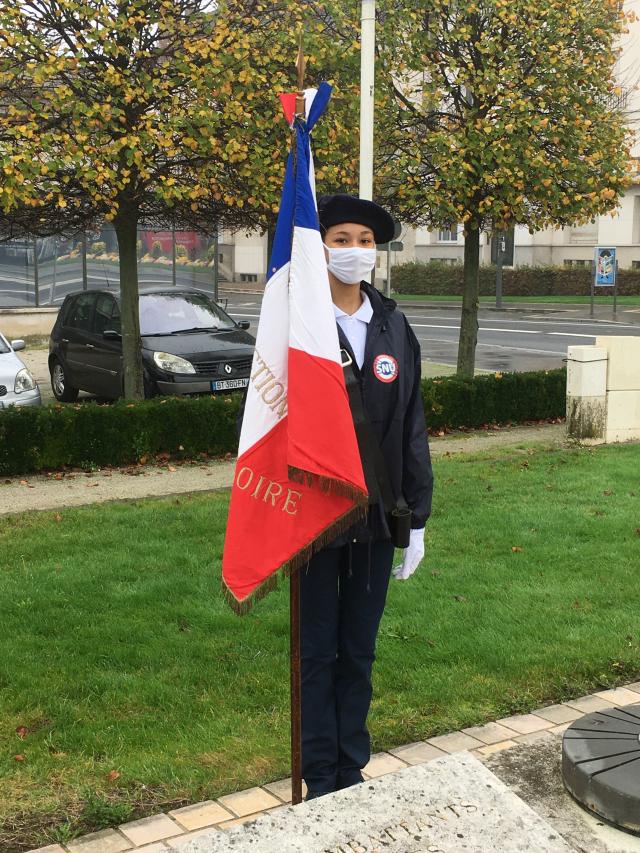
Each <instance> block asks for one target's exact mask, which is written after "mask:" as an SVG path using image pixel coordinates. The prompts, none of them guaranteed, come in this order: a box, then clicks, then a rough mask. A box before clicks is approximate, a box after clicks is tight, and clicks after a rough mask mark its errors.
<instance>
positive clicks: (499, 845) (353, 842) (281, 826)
mask: <svg viewBox="0 0 640 853" xmlns="http://www.w3.org/2000/svg"><path fill="white" fill-rule="evenodd" d="M177 849H178V851H179V853H245V851H246V853H301V851H304V853H571V851H572V848H570V847H569V846H568V845H567V844H566V843H565V841H563V839H562V838H561V837H560V836H559V835H558V833H557V832H556V831H555V830H554V829H553V828H552V827H551V826H550V825H549V824H548V823H547V822H546V821H544V820H543V819H542V818H540V817H539V816H538V815H537V814H536V813H535V812H534V811H533V810H532V809H530V808H529V806H527V805H526V804H525V803H523V802H522V800H520V799H519V798H518V797H517V796H516V795H515V794H514V793H513V792H512V791H510V790H509V789H508V788H507V787H506V786H505V785H504V784H503V783H502V782H501V781H500V780H499V779H498V778H497V777H496V776H494V775H493V773H491V771H490V770H488V769H487V768H486V767H485V766H484V765H483V764H481V763H480V762H479V761H478V760H477V759H476V758H474V757H473V756H471V755H469V754H468V753H457V754H455V755H448V756H446V757H444V758H439V759H437V760H436V761H432V762H429V764H422V765H418V766H416V767H408V768H406V769H405V770H400V771H399V772H397V773H393V774H391V775H389V776H384V777H381V778H379V779H374V780H371V781H369V782H364V783H363V784H362V785H355V786H354V787H352V788H348V789H346V790H344V791H338V792H337V793H335V794H330V795H328V796H326V797H321V798H319V799H317V800H312V801H311V802H309V803H301V804H300V805H298V806H286V807H283V808H281V809H278V810H277V811H274V812H273V813H271V814H266V815H264V816H263V817H260V818H258V819H257V820H255V821H252V822H251V823H246V824H244V825H242V826H237V827H233V828H232V829H230V830H227V831H223V830H212V831H211V832H209V833H206V834H205V835H202V836H201V837H199V838H195V839H193V840H192V841H189V842H185V843H184V844H182V845H180V846H179V847H178V848H177Z"/></svg>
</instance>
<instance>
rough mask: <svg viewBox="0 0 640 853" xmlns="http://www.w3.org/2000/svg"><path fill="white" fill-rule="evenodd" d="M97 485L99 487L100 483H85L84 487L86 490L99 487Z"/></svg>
mask: <svg viewBox="0 0 640 853" xmlns="http://www.w3.org/2000/svg"><path fill="white" fill-rule="evenodd" d="M99 485H100V483H85V486H86V487H87V488H88V489H91V488H92V487H93V486H99Z"/></svg>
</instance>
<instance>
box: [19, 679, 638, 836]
mask: <svg viewBox="0 0 640 853" xmlns="http://www.w3.org/2000/svg"><path fill="white" fill-rule="evenodd" d="M633 703H638V704H640V681H636V682H634V683H633V684H628V685H627V686H626V687H617V688H615V689H613V690H601V691H598V692H597V693H594V694H592V695H590V696H581V697H580V698H578V699H571V700H568V701H567V702H563V703H561V704H558V705H548V706H546V707H543V708H538V709H537V710H535V711H533V712H532V713H531V714H515V715H513V716H511V717H503V718H502V719H500V720H497V721H495V722H490V723H487V724H486V725H484V726H474V727H472V728H466V729H464V730H462V731H459V732H450V733H449V734H445V735H439V736H438V737H433V738H429V739H428V741H418V742H417V743H409V744H406V745H405V746H399V747H396V748H395V749H391V750H389V751H388V752H378V753H376V754H375V755H372V756H371V761H370V762H369V764H367V766H366V767H365V768H364V771H363V773H364V775H365V777H366V778H368V779H373V778H375V777H378V776H384V775H386V774H387V773H395V772H397V771H398V770H402V769H403V768H405V767H409V766H411V765H415V764H426V763H428V762H429V761H435V760H436V759H437V758H441V757H442V756H443V755H446V754H448V753H449V754H450V753H453V752H462V751H469V752H471V753H472V754H473V755H475V756H476V757H478V758H479V759H480V760H482V759H483V758H486V756H488V755H492V754H493V753H495V752H499V751H501V750H504V749H511V748H513V747H514V746H517V745H518V744H519V743H532V742H535V741H537V740H547V739H550V738H554V737H555V738H558V737H561V736H562V733H563V732H564V731H565V729H567V727H568V726H569V725H571V723H572V722H573V720H575V719H578V718H579V717H580V716H582V715H583V714H589V713H591V712H592V711H602V710H605V709H606V708H613V707H616V706H619V705H631V704H633ZM290 802H291V779H281V780H278V781H275V782H269V783H268V784H266V785H263V786H261V787H256V788H248V789H247V790H246V791H237V792H236V793H233V794H227V795H225V796H223V797H219V798H218V800H207V801H205V802H203V803H195V804H194V805H191V806H185V807H184V808H181V809H174V810H173V811H171V812H169V813H168V814H159V815H153V816H151V817H147V818H142V820H136V821H131V822H130V823H125V824H122V825H121V826H119V827H118V828H117V829H105V830H102V831H101V832H94V833H92V834H91V835H86V836H84V838H78V839H75V840H74V841H69V842H68V843H66V844H50V845H49V846H47V847H39V848H38V849H37V850H31V851H29V853H112V851H113V853H121V851H135V853H167V851H171V850H175V848H176V847H178V845H180V844H182V843H183V842H185V841H189V840H191V839H192V838H197V837H198V836H199V835H202V834H203V833H204V832H206V831H207V830H209V829H211V828H216V829H227V828H228V827H231V826H236V825H238V824H240V823H245V822H247V821H249V820H255V818H257V817H260V815H262V814H265V812H267V811H269V812H270V811H274V810H275V809H278V808H283V807H284V806H285V805H286V804H287V803H290Z"/></svg>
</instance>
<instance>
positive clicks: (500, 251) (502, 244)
mask: <svg viewBox="0 0 640 853" xmlns="http://www.w3.org/2000/svg"><path fill="white" fill-rule="evenodd" d="M506 250H507V244H506V240H505V239H504V234H500V235H498V240H497V244H496V253H497V258H496V308H502V265H503V263H504V255H505V252H506Z"/></svg>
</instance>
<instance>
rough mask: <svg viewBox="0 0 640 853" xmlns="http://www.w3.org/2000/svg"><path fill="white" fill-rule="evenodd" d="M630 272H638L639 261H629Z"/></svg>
mask: <svg viewBox="0 0 640 853" xmlns="http://www.w3.org/2000/svg"><path fill="white" fill-rule="evenodd" d="M631 269H632V270H640V261H631Z"/></svg>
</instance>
